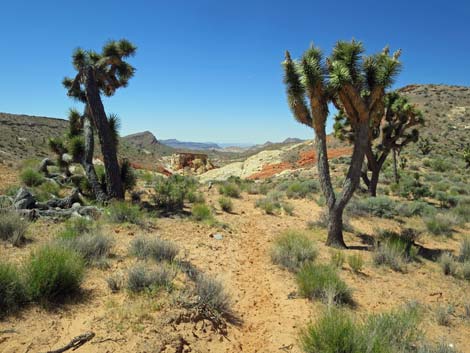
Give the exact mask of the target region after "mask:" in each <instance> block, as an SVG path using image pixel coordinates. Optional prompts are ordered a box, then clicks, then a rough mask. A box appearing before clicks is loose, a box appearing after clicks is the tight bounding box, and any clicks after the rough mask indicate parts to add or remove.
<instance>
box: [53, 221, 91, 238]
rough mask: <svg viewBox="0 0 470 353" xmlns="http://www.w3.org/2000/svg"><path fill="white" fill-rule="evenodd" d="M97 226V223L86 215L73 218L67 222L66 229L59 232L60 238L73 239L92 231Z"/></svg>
mask: <svg viewBox="0 0 470 353" xmlns="http://www.w3.org/2000/svg"><path fill="white" fill-rule="evenodd" d="M95 227H96V225H95V223H94V222H93V221H92V220H89V219H87V218H85V217H76V218H71V219H69V220H67V221H66V222H65V225H64V229H63V230H62V231H61V232H60V233H59V238H61V239H73V238H76V237H78V236H80V235H83V234H86V233H90V232H91V231H92V230H94V229H95Z"/></svg>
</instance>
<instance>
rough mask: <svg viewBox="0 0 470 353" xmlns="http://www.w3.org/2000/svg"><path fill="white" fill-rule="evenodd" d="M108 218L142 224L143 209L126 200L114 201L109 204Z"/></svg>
mask: <svg viewBox="0 0 470 353" xmlns="http://www.w3.org/2000/svg"><path fill="white" fill-rule="evenodd" d="M108 218H109V220H110V221H111V222H112V223H126V222H127V223H132V224H139V225H140V224H142V211H141V210H140V208H139V206H137V205H132V204H130V203H128V202H125V201H114V202H112V203H111V204H110V205H109V208H108Z"/></svg>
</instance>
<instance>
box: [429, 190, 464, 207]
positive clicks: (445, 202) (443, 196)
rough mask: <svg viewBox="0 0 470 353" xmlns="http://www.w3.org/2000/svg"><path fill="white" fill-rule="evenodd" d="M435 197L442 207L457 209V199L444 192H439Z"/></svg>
mask: <svg viewBox="0 0 470 353" xmlns="http://www.w3.org/2000/svg"><path fill="white" fill-rule="evenodd" d="M434 197H435V198H436V200H437V201H439V203H440V205H441V207H455V206H456V205H457V202H458V199H457V197H455V196H453V195H450V194H448V193H447V192H444V191H437V192H436V193H435V195H434Z"/></svg>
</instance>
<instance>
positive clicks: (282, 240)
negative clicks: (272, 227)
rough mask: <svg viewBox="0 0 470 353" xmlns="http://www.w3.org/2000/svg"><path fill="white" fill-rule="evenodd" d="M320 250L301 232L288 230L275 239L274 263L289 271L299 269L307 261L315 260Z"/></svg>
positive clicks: (272, 257)
mask: <svg viewBox="0 0 470 353" xmlns="http://www.w3.org/2000/svg"><path fill="white" fill-rule="evenodd" d="M317 255H318V252H317V249H316V248H315V247H314V245H313V243H312V241H311V240H310V239H308V238H307V236H306V235H305V234H303V233H301V232H298V231H295V230H287V231H285V232H283V233H282V234H281V235H280V236H278V237H277V238H276V239H275V240H274V246H273V249H272V251H271V259H272V261H273V263H275V264H277V265H280V266H282V267H284V268H286V269H288V270H289V271H297V270H298V269H299V268H300V267H301V266H302V265H303V264H305V263H306V262H311V261H314V260H315V258H316V257H317Z"/></svg>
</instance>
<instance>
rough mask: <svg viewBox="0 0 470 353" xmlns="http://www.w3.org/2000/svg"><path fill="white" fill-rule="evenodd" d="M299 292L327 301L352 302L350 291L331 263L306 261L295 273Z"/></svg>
mask: <svg viewBox="0 0 470 353" xmlns="http://www.w3.org/2000/svg"><path fill="white" fill-rule="evenodd" d="M297 284H298V287H299V293H300V295H302V296H303V297H305V298H309V299H315V298H316V299H320V300H323V301H325V302H327V303H338V304H352V303H353V299H352V291H351V289H350V288H349V287H348V286H347V285H346V283H345V282H344V281H343V280H342V279H341V278H340V277H339V275H338V272H337V269H336V268H335V267H333V266H331V265H317V264H314V263H307V264H305V265H304V266H302V268H301V269H300V270H299V272H298V273H297Z"/></svg>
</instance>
